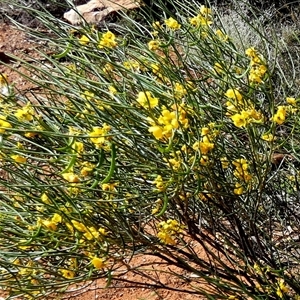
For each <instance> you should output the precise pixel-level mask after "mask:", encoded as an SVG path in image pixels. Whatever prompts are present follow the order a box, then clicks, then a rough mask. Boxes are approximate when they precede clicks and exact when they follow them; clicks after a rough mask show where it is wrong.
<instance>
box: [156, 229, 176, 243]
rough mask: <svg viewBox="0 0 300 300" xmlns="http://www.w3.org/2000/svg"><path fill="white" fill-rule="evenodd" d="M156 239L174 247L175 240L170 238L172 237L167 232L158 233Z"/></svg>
mask: <svg viewBox="0 0 300 300" xmlns="http://www.w3.org/2000/svg"><path fill="white" fill-rule="evenodd" d="M157 237H158V238H159V239H160V241H161V242H162V243H164V244H167V245H175V244H176V243H175V240H174V239H173V238H172V236H171V235H170V234H169V233H167V232H161V231H160V232H158V233H157Z"/></svg>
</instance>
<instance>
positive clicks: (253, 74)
mask: <svg viewBox="0 0 300 300" xmlns="http://www.w3.org/2000/svg"><path fill="white" fill-rule="evenodd" d="M245 53H246V55H247V56H248V57H249V58H250V71H249V76H248V79H249V82H250V83H262V82H263V78H264V76H265V74H266V72H267V67H266V65H265V64H264V61H263V59H262V58H261V56H260V55H259V54H258V53H257V51H256V49H255V48H253V47H252V48H248V49H247V50H246V52H245Z"/></svg>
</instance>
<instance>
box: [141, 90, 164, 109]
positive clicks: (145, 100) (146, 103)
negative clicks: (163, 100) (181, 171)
mask: <svg viewBox="0 0 300 300" xmlns="http://www.w3.org/2000/svg"><path fill="white" fill-rule="evenodd" d="M136 101H137V102H138V103H139V104H140V105H141V106H143V107H144V108H149V107H150V108H154V107H156V106H157V105H158V101H159V100H158V98H156V97H152V95H151V93H150V92H148V91H146V92H139V94H138V97H137V99H136Z"/></svg>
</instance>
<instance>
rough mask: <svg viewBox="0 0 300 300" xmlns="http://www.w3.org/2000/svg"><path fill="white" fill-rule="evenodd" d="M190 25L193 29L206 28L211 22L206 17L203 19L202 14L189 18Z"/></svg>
mask: <svg viewBox="0 0 300 300" xmlns="http://www.w3.org/2000/svg"><path fill="white" fill-rule="evenodd" d="M190 23H191V25H193V26H195V27H199V26H208V25H210V24H212V21H210V20H209V19H208V18H207V17H204V16H203V15H202V14H199V15H197V16H195V17H193V18H190Z"/></svg>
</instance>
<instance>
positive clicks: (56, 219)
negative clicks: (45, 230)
mask: <svg viewBox="0 0 300 300" xmlns="http://www.w3.org/2000/svg"><path fill="white" fill-rule="evenodd" d="M51 221H52V222H54V223H56V224H57V223H61V222H62V217H61V215H59V214H57V213H55V214H54V215H53V217H52V218H51Z"/></svg>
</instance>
